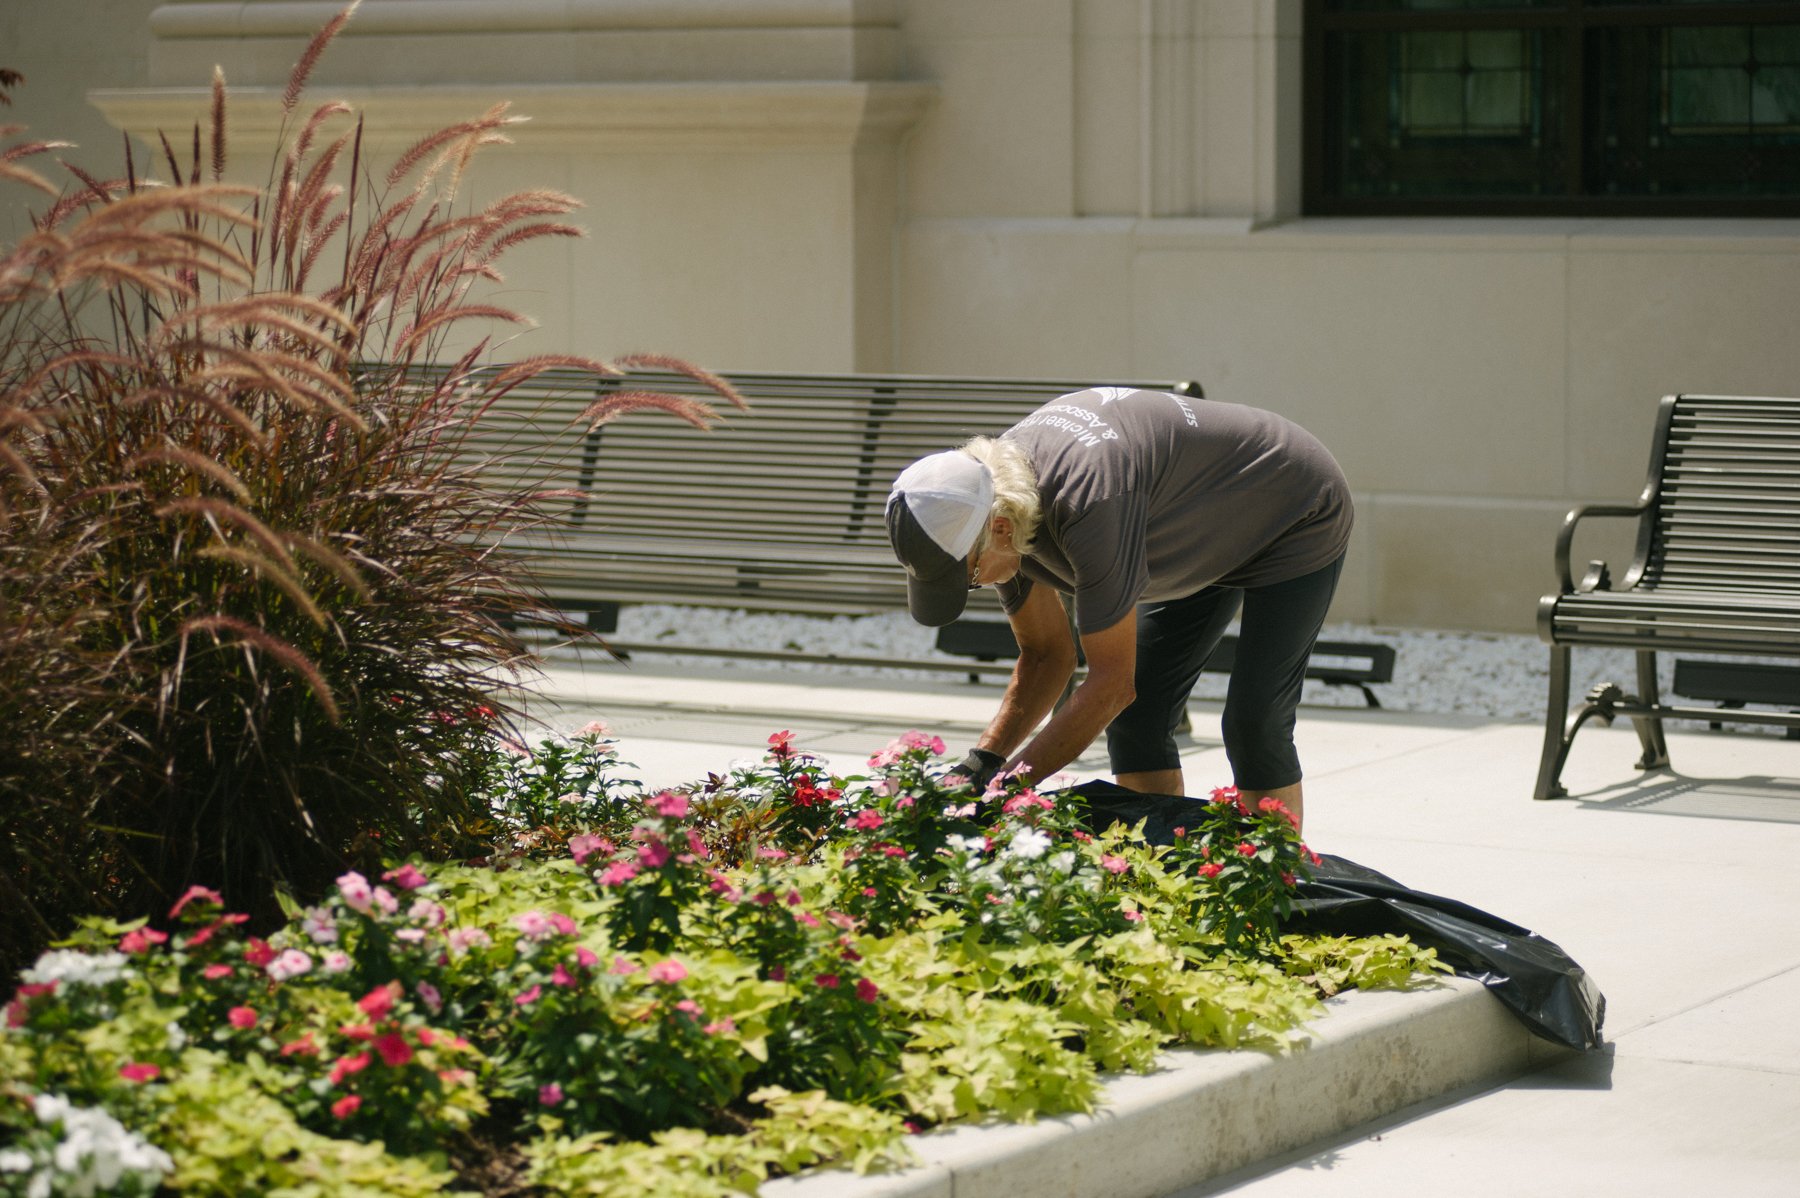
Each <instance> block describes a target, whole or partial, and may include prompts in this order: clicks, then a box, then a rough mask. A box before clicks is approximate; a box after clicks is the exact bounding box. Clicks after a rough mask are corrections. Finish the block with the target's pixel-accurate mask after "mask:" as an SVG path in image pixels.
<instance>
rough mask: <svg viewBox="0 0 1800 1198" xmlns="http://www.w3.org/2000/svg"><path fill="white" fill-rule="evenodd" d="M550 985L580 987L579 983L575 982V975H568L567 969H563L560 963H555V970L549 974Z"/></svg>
mask: <svg viewBox="0 0 1800 1198" xmlns="http://www.w3.org/2000/svg"><path fill="white" fill-rule="evenodd" d="M550 984H551V985H552V986H564V987H568V986H577V985H580V983H579V982H577V981H576V980H575V975H574V974H572V973H570V972H569V971H568V970H567V969H564V968H563V965H562V962H560V961H558V962H557V963H556V969H555V970H553V971H552V972H551V974H550Z"/></svg>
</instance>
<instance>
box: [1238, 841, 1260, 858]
mask: <svg viewBox="0 0 1800 1198" xmlns="http://www.w3.org/2000/svg"><path fill="white" fill-rule="evenodd" d="M1237 854H1238V856H1240V857H1254V856H1256V846H1255V845H1253V844H1251V843H1250V842H1249V841H1248V840H1244V841H1240V842H1239V843H1238V846H1237Z"/></svg>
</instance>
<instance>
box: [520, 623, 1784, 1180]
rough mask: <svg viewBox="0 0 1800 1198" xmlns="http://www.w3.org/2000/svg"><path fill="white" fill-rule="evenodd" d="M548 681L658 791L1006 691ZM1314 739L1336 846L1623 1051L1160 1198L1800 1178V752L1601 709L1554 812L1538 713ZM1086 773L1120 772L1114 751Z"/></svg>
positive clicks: (1316, 814)
mask: <svg viewBox="0 0 1800 1198" xmlns="http://www.w3.org/2000/svg"><path fill="white" fill-rule="evenodd" d="M544 691H545V696H546V702H544V703H542V704H539V705H537V706H535V707H534V714H536V715H538V716H539V717H540V718H542V719H543V720H545V721H546V722H547V723H549V724H551V725H553V726H557V727H571V726H575V725H578V724H579V723H581V722H584V721H585V720H587V719H589V718H594V717H596V716H597V717H600V718H604V719H606V720H607V721H608V722H609V723H610V724H611V725H612V727H613V729H614V731H615V734H616V735H618V736H619V737H620V740H621V745H620V749H621V753H622V755H623V756H624V757H625V759H626V760H628V761H632V762H634V763H636V765H637V766H638V767H639V769H638V771H637V773H638V776H639V777H640V778H641V779H642V780H643V781H644V782H645V783H646V784H648V785H652V786H655V785H666V784H674V783H679V782H686V781H693V780H696V779H698V778H700V777H703V776H704V775H705V774H706V773H707V772H708V771H711V770H718V769H722V768H723V767H725V766H726V765H727V764H729V763H730V762H731V761H732V760H733V759H736V758H754V757H757V756H759V755H760V754H761V752H762V750H763V747H764V744H765V741H766V739H767V737H768V734H769V733H770V732H773V731H776V730H778V729H781V728H787V729H791V730H792V731H794V732H795V734H796V743H797V744H798V745H799V746H800V747H802V748H804V749H807V750H808V751H811V752H814V753H817V754H820V755H821V756H823V757H825V758H826V759H827V760H828V761H830V762H831V763H832V765H833V767H834V768H837V769H850V768H855V767H860V766H861V765H862V763H863V760H864V758H866V757H867V755H868V754H869V753H871V752H872V751H874V750H875V749H877V748H879V747H881V746H882V745H883V744H885V743H886V742H887V741H888V740H890V739H892V737H894V736H895V735H897V734H898V733H900V732H903V731H905V730H907V729H909V728H915V727H916V728H921V729H927V730H930V731H933V732H936V733H938V734H939V735H942V736H943V737H944V738H945V740H947V741H949V742H951V744H952V746H953V748H956V747H961V746H962V745H964V744H965V743H967V742H968V741H970V740H971V739H972V737H973V736H974V734H975V733H976V732H977V731H979V729H980V728H981V727H982V726H983V725H984V724H985V722H986V720H987V719H988V717H989V716H990V715H991V714H992V712H993V709H994V706H995V703H996V702H997V699H998V695H999V688H998V686H997V685H996V684H993V683H985V684H981V685H970V684H967V683H965V682H963V681H961V680H960V679H958V678H956V677H954V676H947V677H945V678H944V679H941V680H936V681H932V682H902V681H864V680H848V679H844V678H836V677H827V676H823V675H795V674H774V673H770V672H764V671H753V670H750V669H748V668H740V669H735V670H733V669H729V668H717V669H709V670H703V671H702V670H679V669H673V668H668V667H659V666H657V665H656V664H655V663H654V662H645V661H644V660H643V659H639V661H638V662H634V663H633V664H631V665H629V666H623V665H618V664H615V663H610V662H603V661H600V660H597V659H586V660H580V661H577V660H575V659H570V658H563V659H560V660H558V661H557V662H555V663H554V664H553V665H552V666H551V668H550V669H549V670H548V672H547V675H546V685H545V687H544ZM1193 716H1194V725H1195V727H1194V733H1193V736H1192V738H1191V744H1190V746H1189V748H1188V749H1187V750H1186V751H1185V752H1184V754H1183V764H1184V767H1185V769H1186V771H1187V777H1188V782H1189V786H1190V788H1200V787H1209V786H1212V785H1219V784H1223V783H1225V782H1227V781H1229V779H1230V774H1229V770H1228V768H1227V766H1226V762H1225V756H1224V752H1223V749H1222V748H1221V747H1220V741H1219V737H1218V709H1217V706H1216V705H1210V704H1199V703H1197V704H1195V706H1194V707H1193ZM1298 739H1299V744H1300V749H1301V756H1302V759H1303V761H1304V762H1305V763H1306V767H1307V837H1308V840H1309V841H1310V842H1311V843H1312V844H1313V846H1314V847H1316V848H1318V849H1319V850H1321V851H1324V852H1330V853H1335V854H1338V855H1340V856H1344V857H1347V858H1350V859H1351V860H1354V861H1357V862H1360V863H1362V864H1364V865H1367V866H1370V867H1372V868H1375V869H1378V870H1380V871H1382V872H1383V873H1386V874H1388V875H1390V876H1391V877H1394V878H1395V879H1397V880H1399V881H1401V882H1402V883H1405V884H1406V885H1409V886H1412V887H1414V888H1417V889H1419V890H1424V891H1431V892H1435V893H1439V894H1444V895H1448V896H1450V897H1453V898H1456V899H1460V900H1462V901H1464V902H1467V903H1469V904H1471V905H1473V906H1476V907H1479V908H1482V909H1485V910H1487V911H1490V912H1492V913H1494V914H1496V915H1499V916H1502V917H1504V918H1506V919H1510V920H1512V921H1514V922H1516V923H1519V924H1522V925H1524V926H1526V927H1528V928H1531V929H1533V930H1535V931H1537V932H1538V933H1540V934H1541V935H1543V936H1545V937H1547V938H1548V939H1550V940H1553V941H1555V942H1557V943H1558V944H1560V945H1561V946H1562V947H1563V948H1564V949H1565V950H1567V951H1568V952H1569V953H1570V955H1571V956H1573V957H1574V958H1575V959H1576V960H1577V961H1579V962H1580V963H1581V964H1582V965H1583V966H1584V967H1585V968H1586V969H1587V970H1588V972H1589V974H1590V975H1591V976H1592V977H1593V978H1594V980H1595V981H1596V982H1597V983H1598V984H1599V986H1600V987H1601V989H1602V990H1603V991H1604V992H1605V994H1606V997H1607V1000H1608V1013H1607V1022H1606V1028H1605V1031H1606V1034H1607V1038H1608V1040H1609V1041H1610V1044H1609V1047H1608V1049H1607V1050H1606V1051H1604V1052H1602V1053H1597V1054H1590V1055H1587V1056H1583V1057H1572V1058H1566V1059H1563V1060H1561V1061H1559V1062H1558V1063H1555V1064H1552V1065H1550V1066H1549V1067H1547V1068H1540V1069H1537V1070H1535V1071H1531V1072H1527V1073H1525V1075H1524V1076H1520V1077H1517V1078H1516V1079H1513V1080H1507V1081H1504V1082H1502V1083H1501V1084H1498V1085H1494V1084H1491V1083H1485V1082H1484V1083H1478V1084H1476V1085H1474V1086H1472V1087H1465V1088H1463V1089H1461V1090H1456V1091H1453V1092H1451V1093H1449V1094H1447V1095H1443V1096H1440V1097H1436V1098H1433V1099H1430V1100H1427V1101H1425V1102H1423V1103H1419V1104H1417V1105H1415V1106H1413V1107H1410V1108H1406V1109H1403V1110H1400V1111H1398V1112H1391V1113H1390V1112H1380V1113H1379V1116H1378V1117H1377V1118H1375V1119H1374V1120H1373V1121H1372V1122H1361V1121H1360V1119H1359V1114H1358V1112H1356V1111H1354V1110H1348V1111H1344V1112H1341V1115H1342V1117H1341V1119H1340V1121H1339V1124H1340V1126H1342V1127H1345V1128H1348V1130H1338V1131H1333V1132H1331V1133H1330V1134H1328V1135H1326V1136H1325V1138H1323V1139H1320V1140H1316V1141H1314V1142H1311V1143H1308V1144H1305V1145H1303V1146H1301V1147H1299V1148H1297V1149H1293V1150H1291V1151H1286V1152H1284V1153H1283V1154H1281V1155H1276V1156H1273V1157H1269V1158H1263V1159H1258V1160H1256V1161H1255V1163H1251V1164H1248V1165H1244V1166H1242V1167H1240V1168H1238V1170H1237V1171H1236V1172H1234V1173H1231V1174H1228V1175H1226V1176H1223V1177H1215V1178H1213V1179H1211V1180H1209V1181H1207V1182H1205V1183H1204V1184H1202V1185H1199V1186H1190V1187H1189V1188H1186V1189H1180V1190H1178V1191H1169V1190H1165V1191H1163V1192H1164V1193H1167V1194H1169V1195H1170V1198H1200V1196H1201V1195H1209V1194H1215V1193H1231V1194H1243V1195H1252V1196H1258V1198H1260V1196H1273V1195H1281V1196H1282V1198H1287V1196H1288V1195H1308V1194H1314V1193H1317V1194H1321V1195H1324V1194H1330V1195H1333V1196H1334V1198H1345V1196H1352V1195H1364V1194H1367V1195H1371V1196H1373V1195H1378V1194H1379V1195H1382V1196H1383V1198H1387V1196H1390V1195H1392V1194H1395V1193H1409V1192H1414V1191H1415V1190H1420V1189H1424V1188H1425V1187H1427V1186H1430V1187H1431V1188H1433V1189H1441V1188H1450V1189H1453V1190H1454V1192H1456V1193H1459V1194H1463V1195H1507V1196H1509V1198H1513V1196H1517V1195H1523V1194H1550V1195H1562V1194H1574V1193H1583V1194H1589V1195H1611V1194H1620V1195H1624V1194H1632V1195H1651V1196H1656V1195H1665V1194H1667V1195H1675V1194H1687V1193H1693V1192H1713V1191H1719V1192H1723V1193H1728V1194H1734V1195H1750V1196H1761V1195H1770V1196H1775V1195H1782V1196H1791V1195H1795V1194H1800V1034H1796V1031H1795V1029H1796V1026H1800V1020H1797V1019H1796V1016H1800V871H1796V869H1795V868H1794V862H1795V860H1796V858H1797V857H1800V743H1795V742H1792V741H1787V740H1784V739H1781V738H1780V737H1777V736H1771V735H1768V734H1767V733H1753V732H1727V733H1710V732H1705V731H1701V730H1695V731H1682V732H1672V733H1671V734H1670V737H1669V741H1670V751H1671V757H1672V760H1673V769H1672V770H1668V771H1659V772H1656V773H1650V774H1644V773H1640V772H1639V771H1638V770H1636V769H1635V768H1634V767H1633V765H1632V763H1633V761H1634V760H1635V759H1636V754H1637V748H1636V738H1635V736H1634V735H1633V734H1632V733H1631V731H1630V729H1629V727H1628V726H1627V725H1625V724H1624V723H1623V722H1621V725H1620V726H1619V727H1618V728H1614V729H1607V728H1601V727H1596V726H1592V725H1590V726H1589V727H1588V728H1586V729H1584V730H1583V732H1582V733H1581V735H1580V737H1579V738H1578V739H1577V741H1576V745H1575V750H1574V752H1573V754H1572V755H1571V758H1570V761H1569V764H1568V767H1567V769H1566V770H1565V773H1564V781H1565V783H1566V784H1567V785H1568V788H1569V790H1570V793H1571V796H1572V797H1571V798H1569V799H1566V800H1559V801H1556V802H1550V803H1536V802H1533V801H1532V799H1531V797H1530V796H1531V788H1532V780H1533V776H1534V773H1535V770H1536V765H1537V756H1538V746H1539V739H1540V730H1539V728H1538V726H1537V725H1536V724H1535V723H1524V722H1494V721H1485V720H1482V719H1479V718H1473V717H1463V716H1426V715H1413V714H1395V713H1387V712H1380V711H1362V710H1351V709H1339V708H1303V709H1302V711H1301V718H1300V726H1299V732H1298ZM1074 770H1075V772H1076V773H1077V774H1078V776H1080V777H1091V776H1104V773H1105V764H1104V760H1103V759H1102V758H1101V757H1098V756H1095V755H1093V754H1092V753H1091V752H1090V755H1089V756H1088V757H1085V758H1084V759H1083V760H1082V761H1081V762H1078V763H1077V765H1076V766H1075V767H1074ZM1483 997H1485V996H1483ZM1327 1022H1329V1017H1328V1019H1327ZM1371 1114H1375V1112H1371ZM977 1134H987V1133H986V1132H981V1133H977ZM997 1142H998V1141H996V1143H997ZM1090 1167H1091V1165H1090ZM811 1192H814V1193H818V1194H821V1195H823V1194H831V1193H834V1192H836V1191H834V1190H832V1189H823V1190H815V1191H811ZM842 1192H845V1193H848V1192H849V1190H848V1189H844V1190H843V1191H842ZM857 1192H858V1193H861V1192H863V1190H862V1189H861V1188H857ZM868 1192H870V1193H873V1192H875V1191H873V1190H870V1191H868ZM882 1192H889V1191H882ZM891 1192H893V1193H899V1192H901V1191H900V1190H893V1191H891ZM906 1192H913V1191H906ZM918 1192H921V1193H923V1192H925V1191H923V1190H920V1191H918ZM933 1192H942V1193H944V1194H951V1193H954V1194H955V1195H956V1196H957V1198H966V1194H967V1193H971V1192H974V1187H973V1186H962V1185H958V1184H956V1183H955V1181H954V1179H949V1180H946V1181H944V1183H943V1188H942V1189H941V1190H940V1191H933ZM1017 1192H1018V1191H1017V1190H1015V1191H1014V1193H1017ZM1101 1192H1104V1191H1101Z"/></svg>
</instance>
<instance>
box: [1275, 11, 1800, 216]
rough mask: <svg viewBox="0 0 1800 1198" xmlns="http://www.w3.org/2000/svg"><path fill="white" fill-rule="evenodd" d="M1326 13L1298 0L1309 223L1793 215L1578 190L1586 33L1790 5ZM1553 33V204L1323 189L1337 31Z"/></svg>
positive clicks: (1784, 207) (1741, 17) (1712, 21)
mask: <svg viewBox="0 0 1800 1198" xmlns="http://www.w3.org/2000/svg"><path fill="white" fill-rule="evenodd" d="M1526 3H1529V0H1521V5H1520V6H1519V7H1503V8H1476V9H1432V10H1401V11H1364V12H1334V11H1329V6H1330V4H1331V0H1305V8H1304V24H1303V26H1302V64H1303V71H1302V73H1303V92H1302V99H1301V104H1302V107H1301V120H1302V126H1303V158H1302V171H1301V179H1302V187H1301V211H1302V213H1303V214H1304V215H1307V216H1638V217H1648V216H1687V217H1696V216H1705V217H1800V195H1773V196H1763V197H1750V196H1729V197H1724V196H1619V195H1607V194H1591V193H1585V192H1584V191H1583V190H1581V189H1582V188H1583V187H1584V186H1585V178H1586V174H1587V166H1588V153H1587V148H1586V141H1587V128H1588V111H1587V108H1588V105H1589V104H1595V105H1596V106H1597V102H1596V101H1594V100H1593V98H1592V97H1590V96H1588V95H1587V92H1588V88H1587V83H1586V79H1585V73H1586V68H1587V59H1588V57H1589V52H1588V48H1587V45H1588V35H1589V33H1590V31H1592V30H1594V29H1596V28H1606V27H1621V26H1632V25H1636V26H1645V25H1648V26H1652V27H1667V26H1672V25H1760V24H1792V23H1793V22H1794V21H1795V19H1796V16H1797V15H1800V14H1797V12H1796V8H1797V7H1800V5H1796V4H1795V3H1794V0H1786V2H1783V3H1773V2H1770V0H1743V2H1730V0H1727V2H1720V0H1712V2H1709V3H1686V4H1650V3H1646V4H1629V3H1625V4H1622V3H1619V2H1618V0H1612V2H1611V3H1608V2H1606V0H1563V5H1562V7H1525V6H1524V5H1525V4H1526ZM1483 29H1554V30H1561V31H1564V32H1565V33H1566V35H1567V37H1568V41H1567V43H1566V44H1567V46H1568V47H1569V52H1568V54H1567V56H1566V62H1565V64H1564V65H1565V71H1564V76H1565V77H1564V79H1563V86H1562V91H1561V96H1560V97H1559V98H1560V102H1561V112H1562V120H1561V125H1560V131H1561V136H1562V137H1563V139H1564V146H1565V151H1564V152H1565V170H1564V177H1565V179H1566V181H1567V182H1568V184H1569V186H1570V187H1571V188H1572V189H1573V190H1572V191H1571V192H1568V193H1564V194H1560V195H1555V196H1529V197H1524V196H1510V197H1509V196H1493V197H1470V196H1454V197H1452V196H1445V197H1432V196H1410V197H1344V196H1340V195H1333V194H1329V193H1328V192H1327V190H1326V188H1327V183H1328V180H1327V161H1326V155H1327V151H1328V148H1329V146H1328V140H1327V139H1328V136H1329V131H1328V128H1327V122H1326V115H1327V105H1328V104H1329V102H1330V101H1331V99H1332V97H1331V96H1330V95H1329V94H1327V93H1328V88H1329V85H1330V81H1329V79H1328V78H1327V71H1326V65H1327V63H1326V38H1327V36H1328V34H1330V33H1333V32H1337V31H1383V30H1386V31H1391V32H1396V33H1399V32H1413V31H1420V32H1426V31H1446V32H1460V31H1465V30H1483Z"/></svg>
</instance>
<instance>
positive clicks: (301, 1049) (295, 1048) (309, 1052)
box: [281, 1032, 319, 1057]
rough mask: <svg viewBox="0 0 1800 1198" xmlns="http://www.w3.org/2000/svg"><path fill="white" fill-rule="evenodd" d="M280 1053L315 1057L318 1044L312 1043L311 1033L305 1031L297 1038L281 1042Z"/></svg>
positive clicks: (285, 1055) (317, 1051)
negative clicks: (284, 1042)
mask: <svg viewBox="0 0 1800 1198" xmlns="http://www.w3.org/2000/svg"><path fill="white" fill-rule="evenodd" d="M281 1055H282V1056H284V1057H293V1056H300V1057H316V1056H318V1055H319V1046H318V1045H317V1044H314V1043H313V1038H312V1033H311V1032H307V1033H306V1034H305V1035H303V1036H301V1037H300V1038H299V1039H298V1040H289V1041H288V1042H287V1043H286V1044H283V1045H282V1046H281Z"/></svg>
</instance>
